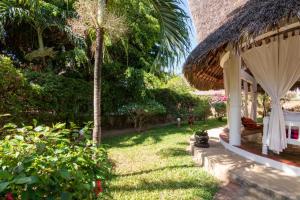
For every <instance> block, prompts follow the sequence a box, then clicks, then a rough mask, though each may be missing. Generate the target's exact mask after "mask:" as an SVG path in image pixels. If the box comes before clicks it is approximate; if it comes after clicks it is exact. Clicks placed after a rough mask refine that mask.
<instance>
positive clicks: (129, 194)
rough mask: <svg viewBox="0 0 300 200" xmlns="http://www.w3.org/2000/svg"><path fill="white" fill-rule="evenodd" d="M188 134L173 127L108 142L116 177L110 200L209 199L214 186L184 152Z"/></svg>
mask: <svg viewBox="0 0 300 200" xmlns="http://www.w3.org/2000/svg"><path fill="white" fill-rule="evenodd" d="M221 125H224V122H219V121H217V120H208V121H207V122H199V123H197V124H196V125H195V126H194V127H193V129H200V128H204V129H210V128H215V127H219V126H221ZM191 134H192V130H191V129H190V128H189V127H188V126H182V127H181V128H177V127H176V126H175V125H173V126H167V127H163V128H157V129H153V130H150V131H147V132H144V133H141V134H138V133H133V134H129V135H125V136H118V137H113V138H108V139H106V140H105V141H104V143H105V144H108V145H109V155H110V157H111V159H113V160H114V162H115V173H116V176H115V178H114V179H113V181H112V183H111V190H112V196H113V198H114V199H118V200H119V199H126V200H128V199H138V200H140V199H151V200H153V199H172V200H174V199H180V200H182V199H205V200H207V199H213V197H214V194H215V193H216V192H217V190H218V182H217V181H216V180H215V179H214V178H213V177H212V176H210V175H208V174H207V173H206V172H205V171H204V170H203V169H201V168H200V167H197V166H195V165H194V163H193V161H192V157H191V156H190V155H189V154H188V153H187V152H186V148H187V146H188V139H189V137H190V136H191Z"/></svg>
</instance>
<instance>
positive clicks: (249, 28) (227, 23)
mask: <svg viewBox="0 0 300 200" xmlns="http://www.w3.org/2000/svg"><path fill="white" fill-rule="evenodd" d="M193 1H195V2H199V0H190V6H191V11H192V12H194V13H195V12H201V11H200V10H199V11H197V10H195V9H194V8H193V7H192V6H193V5H196V4H193ZM200 1H201V0H200ZM212 1H213V2H214V3H215V4H216V5H211V6H216V8H222V5H221V4H222V2H223V1H217V0H212ZM224 1H225V0H224ZM231 2H237V1H236V0H232V1H231ZM226 3H228V1H226ZM239 3H240V5H239V4H234V3H233V4H232V7H234V8H235V9H233V10H232V11H231V12H229V13H228V14H227V15H226V18H225V19H221V20H220V21H221V24H220V26H219V27H218V28H216V29H214V30H213V31H212V32H211V33H209V34H208V35H207V36H206V37H205V32H206V30H205V31H204V33H202V35H203V37H205V39H204V40H203V41H202V42H201V43H200V44H199V45H198V46H197V47H196V48H195V49H194V50H193V51H192V53H191V54H190V55H189V57H188V58H187V60H186V63H185V64H184V69H183V72H184V75H185V77H186V78H187V80H188V81H189V82H190V83H191V85H193V86H195V87H196V88H198V89H205V90H206V89H220V88H222V87H223V84H222V83H223V73H222V68H221V67H220V66H219V63H220V55H222V54H223V53H224V52H225V49H226V47H227V46H228V45H229V44H230V45H232V46H235V47H237V46H238V45H239V44H241V43H242V42H245V41H249V40H250V39H254V38H255V37H256V36H258V35H260V34H263V33H265V32H267V31H270V30H276V29H277V28H278V27H280V26H282V24H283V23H286V24H288V23H291V22H292V20H295V18H297V19H298V20H299V16H300V0H248V1H245V2H243V1H239ZM236 5H239V7H237V8H236ZM227 6H228V4H226V5H225V6H223V7H224V9H226V10H227V11H228V10H230V9H228V8H227ZM220 12H222V11H220ZM211 14H212V15H217V13H211ZM193 16H194V22H195V23H197V22H196V21H197V19H195V17H197V16H198V17H201V13H198V14H197V15H195V14H193ZM204 18H207V17H205V15H204ZM207 19H210V20H211V18H207ZM203 20H205V19H203ZM200 21H201V20H200ZM213 24H214V23H213ZM195 25H196V26H197V24H195ZM208 26H209V25H208ZM213 26H214V25H212V27H213ZM208 29H209V28H208ZM198 31H201V30H200V29H199V28H198ZM200 35H201V34H200ZM207 74H209V75H210V78H205V77H206V76H207Z"/></svg>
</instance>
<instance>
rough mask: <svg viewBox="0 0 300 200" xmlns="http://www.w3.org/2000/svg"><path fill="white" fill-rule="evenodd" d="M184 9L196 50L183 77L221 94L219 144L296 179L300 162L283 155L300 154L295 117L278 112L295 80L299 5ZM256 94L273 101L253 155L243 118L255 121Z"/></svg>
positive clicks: (280, 0) (299, 72)
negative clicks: (223, 120) (223, 126)
mask: <svg viewBox="0 0 300 200" xmlns="http://www.w3.org/2000/svg"><path fill="white" fill-rule="evenodd" d="M189 6H190V9H191V12H192V15H193V21H194V24H195V27H196V30H197V33H198V39H199V44H198V46H197V47H196V48H195V49H194V50H193V51H192V53H191V54H190V55H189V57H188V59H187V61H186V63H185V65H184V70H183V71H184V74H185V77H186V79H187V80H188V81H189V83H190V84H191V85H193V86H194V87H196V88H197V89H199V90H209V89H223V88H225V92H226V95H227V96H228V97H229V100H228V103H227V104H228V105H227V108H228V128H229V133H227V134H226V133H222V134H220V141H221V143H222V145H223V146H224V147H225V148H226V149H228V150H230V151H233V152H234V153H236V154H238V155H240V156H242V157H245V158H247V159H251V160H253V161H255V162H258V163H260V164H263V165H267V166H269V167H272V168H276V169H277V170H282V171H284V172H286V173H288V174H290V175H292V176H295V177H297V176H300V165H299V162H298V161H299V160H300V159H299V158H296V160H295V158H294V159H292V160H289V159H286V158H285V157H284V156H283V154H285V155H286V154H288V152H289V151H288V150H289V149H290V148H295V149H297V148H300V147H299V145H300V135H299V133H300V130H299V129H300V113H298V112H289V111H285V110H283V109H282V103H281V98H282V97H283V96H284V95H285V94H286V93H287V92H288V91H289V90H290V89H291V88H293V87H294V86H296V85H299V80H300V22H299V18H300V1H299V0H209V1H205V0H190V1H189ZM259 90H261V91H264V92H266V94H268V96H269V97H270V98H271V112H270V113H268V114H267V116H265V117H264V119H263V128H262V129H261V131H260V132H259V131H258V133H260V134H261V137H262V140H261V144H260V145H258V146H259V148H261V149H259V150H257V149H253V148H250V147H249V145H248V144H247V142H243V134H244V132H243V130H242V129H241V127H242V124H241V123H242V122H241V118H242V117H246V118H251V119H252V120H253V121H256V120H257V96H258V91H259ZM241 94H243V96H244V98H242V95H241ZM250 100H251V101H250ZM242 105H243V106H242ZM256 148H257V147H256Z"/></svg>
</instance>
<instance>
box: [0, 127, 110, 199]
mask: <svg viewBox="0 0 300 200" xmlns="http://www.w3.org/2000/svg"><path fill="white" fill-rule="evenodd" d="M88 130H89V128H88V127H85V128H84V129H82V130H81V131H79V129H78V127H76V126H75V125H73V127H72V128H71V129H66V128H65V125H64V124H56V125H54V126H53V127H47V126H37V124H36V121H35V122H34V126H24V127H21V128H18V127H17V126H16V125H14V124H7V125H6V126H4V128H3V129H1V132H0V136H1V138H2V140H1V143H0V154H1V157H0V166H1V167H0V198H1V199H2V198H3V199H4V198H5V196H6V199H7V196H11V197H15V198H18V199H19V198H20V199H103V198H105V197H106V196H107V195H108V193H109V189H108V185H109V179H110V177H111V164H110V162H109V160H108V156H107V152H106V150H105V149H104V148H103V147H95V146H93V145H92V142H91V141H90V138H91V137H90V133H89V131H88ZM95 182H96V185H95V184H94V183H95Z"/></svg>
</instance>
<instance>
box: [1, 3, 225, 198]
mask: <svg viewBox="0 0 300 200" xmlns="http://www.w3.org/2000/svg"><path fill="white" fill-rule="evenodd" d="M183 6H184V4H183V2H181V1H177V0H168V1H165V0H127V1H125V2H124V1H123V0H109V1H105V0H64V1H60V0H0V99H1V100H0V199H6V200H13V199H22V200H32V199H64V200H65V199H141V198H143V199H145V198H147V199H158V198H161V199H195V198H202V199H212V198H213V196H214V193H215V192H216V191H217V188H218V183H217V182H216V180H214V179H213V178H212V177H210V176H209V175H208V174H206V173H205V172H204V171H203V170H202V169H201V168H198V167H195V166H194V164H193V162H192V160H191V158H190V156H189V155H188V154H187V153H186V151H185V147H186V146H187V144H186V142H187V139H188V138H189V137H190V135H192V134H193V132H194V131H195V130H196V129H208V128H213V127H217V126H221V125H223V124H224V120H223V117H224V116H225V110H226V107H225V103H224V102H225V101H226V100H224V99H223V97H221V96H214V97H208V96H199V95H196V94H194V93H193V91H194V88H192V87H190V86H189V85H188V84H187V82H186V81H185V79H184V78H183V77H182V76H181V75H180V74H179V75H175V71H176V70H178V67H180V66H179V65H180V60H181V59H182V58H184V56H185V55H186V54H187V53H188V51H189V50H190V47H191V44H190V31H189V30H190V27H189V26H190V25H189V23H190V22H189V20H190V19H189V16H188V15H187V13H186V11H185V9H183ZM215 117H216V118H217V119H218V120H215V119H212V118H215ZM178 119H180V120H181V126H180V127H177V126H176V125H172V124H174V123H176V121H177V120H178ZM191 119H192V120H191ZM188 121H189V122H190V126H188V125H187V124H188V123H187V122H188ZM164 124H169V125H167V126H162V127H161V128H155V129H151V130H147V127H148V126H149V125H164ZM170 124H171V125H170ZM123 129H130V130H131V132H132V133H131V134H126V135H120V136H114V137H107V138H103V133H105V132H107V131H110V130H123ZM179 197H180V198H179Z"/></svg>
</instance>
